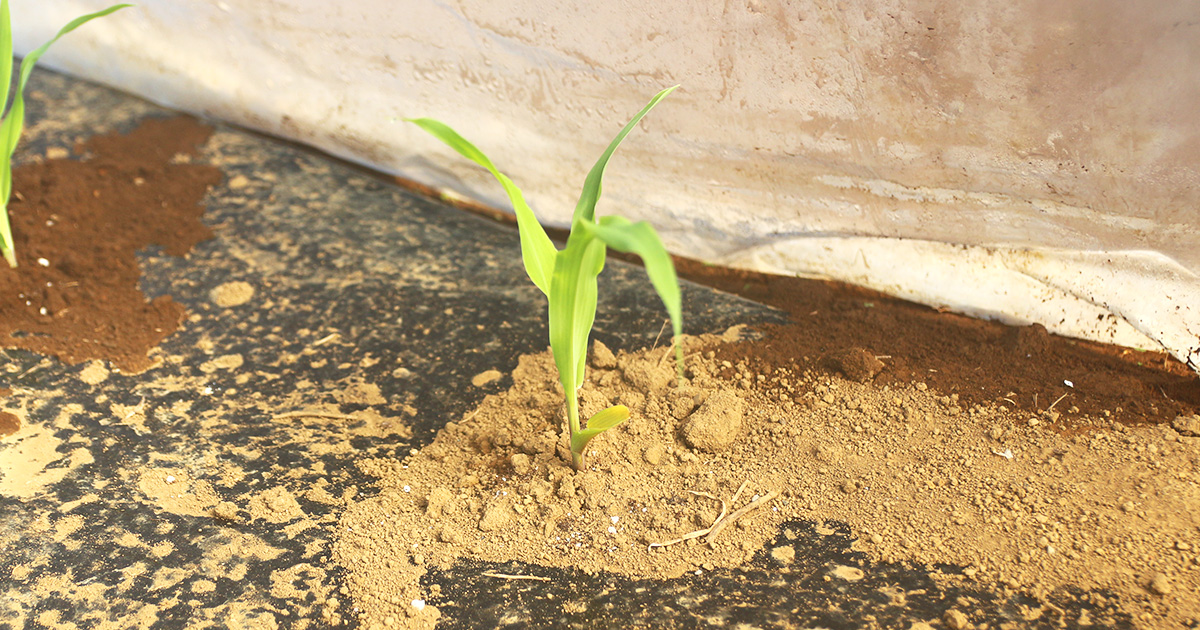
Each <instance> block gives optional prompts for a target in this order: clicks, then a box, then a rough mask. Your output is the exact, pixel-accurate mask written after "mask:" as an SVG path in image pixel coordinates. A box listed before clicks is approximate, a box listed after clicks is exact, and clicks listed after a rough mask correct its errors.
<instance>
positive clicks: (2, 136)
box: [0, 0, 133, 267]
mask: <svg viewBox="0 0 1200 630" xmlns="http://www.w3.org/2000/svg"><path fill="white" fill-rule="evenodd" d="M131 6H133V5H132V4H114V5H113V6H111V7H108V8H107V9H104V10H101V11H96V12H95V13H88V14H86V15H81V16H79V17H77V18H75V19H74V20H71V21H70V22H67V25H66V26H64V27H62V28H61V29H59V30H58V34H56V35H55V36H54V37H53V38H52V39H51V40H50V41H48V42H46V43H44V44H42V45H41V46H38V47H37V48H35V49H34V50H32V51H30V52H29V54H27V55H25V58H24V59H22V60H21V70H20V75H19V78H18V79H17V88H16V90H15V92H13V94H12V106H11V107H10V108H9V110H8V112H7V114H6V116H5V117H4V120H3V122H2V123H0V252H2V253H3V254H4V258H5V260H7V261H8V264H9V266H10V267H16V266H17V258H16V252H15V244H14V242H13V236H12V227H11V226H10V225H9V222H8V200H9V197H10V195H11V194H12V156H13V153H14V152H16V150H17V143H18V142H19V141H20V139H21V132H22V131H24V128H25V83H26V82H27V81H29V75H30V74H32V73H33V67H34V65H35V64H37V62H38V59H40V58H41V57H42V55H43V54H45V53H46V51H47V50H49V48H50V46H51V45H52V44H54V42H56V41H58V40H59V38H61V37H62V36H63V35H66V34H67V33H70V32H71V31H73V30H75V29H77V28H79V27H80V26H83V25H84V24H86V23H88V22H90V21H92V20H94V19H96V18H101V17H104V16H106V15H109V14H110V13H114V12H116V11H120V10H121V9H124V8H126V7H131ZM10 18H11V15H10V14H9V11H8V0H3V4H2V6H0V23H2V24H0V29H2V31H3V32H2V33H0V55H3V56H2V57H0V65H3V66H4V68H3V69H2V70H0V79H3V85H4V90H5V96H4V104H6V105H7V104H8V101H9V94H8V89H9V84H10V81H11V80H12V65H11V64H12V58H13V55H12V22H11V19H10Z"/></svg>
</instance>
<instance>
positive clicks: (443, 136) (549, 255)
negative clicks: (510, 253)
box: [404, 118, 558, 296]
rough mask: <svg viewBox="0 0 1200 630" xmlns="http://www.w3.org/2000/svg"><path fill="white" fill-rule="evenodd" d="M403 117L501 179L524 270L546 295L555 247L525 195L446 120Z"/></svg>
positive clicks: (548, 290)
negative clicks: (511, 210) (511, 212)
mask: <svg viewBox="0 0 1200 630" xmlns="http://www.w3.org/2000/svg"><path fill="white" fill-rule="evenodd" d="M404 120H406V121H407V122H411V123H413V124H415V125H417V126H418V127H420V128H421V129H423V130H424V131H425V132H426V133H428V134H430V135H432V136H433V137H435V138H437V139H438V140H441V141H442V143H444V144H445V145H446V146H448V147H450V148H451V149H454V150H455V151H456V152H458V154H459V155H461V156H463V157H465V158H467V159H468V160H471V161H472V162H474V163H476V164H478V165H480V166H482V167H484V168H486V169H487V170H488V172H490V173H491V174H492V176H493V177H495V178H496V181H498V182H500V185H501V186H502V187H504V192H505V194H507V195H508V200H509V201H510V202H512V205H513V211H514V212H515V213H516V215H517V232H518V235H519V237H520V239H521V260H522V261H523V262H524V263H525V273H527V274H529V279H530V280H532V281H533V284H534V285H536V286H537V288H538V289H541V291H542V293H543V294H545V295H547V296H549V295H550V277H551V276H552V275H553V273H554V264H555V263H554V261H555V259H556V258H557V255H558V250H557V249H556V248H555V247H554V243H553V242H552V241H551V240H550V236H549V235H547V234H546V229H545V228H543V227H542V224H541V223H539V222H538V220H537V216H536V215H534V214H533V210H532V209H531V208H530V207H529V204H528V203H527V202H526V201H525V195H524V193H522V192H521V189H520V188H518V187H517V185H516V184H514V183H513V181H512V180H511V179H509V177H508V176H507V175H505V174H504V173H501V172H500V169H498V168H496V165H495V164H493V163H492V160H491V159H489V158H488V156H486V155H484V153H483V151H480V150H479V149H478V148H477V147H476V146H475V145H473V144H471V143H470V142H468V141H467V140H466V139H465V138H463V137H462V136H461V135H459V133H458V132H457V131H455V130H454V129H452V128H451V127H450V126H449V125H447V124H446V123H443V122H441V121H440V120H435V119H433V118H405V119H404Z"/></svg>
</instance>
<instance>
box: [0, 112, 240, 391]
mask: <svg viewBox="0 0 1200 630" xmlns="http://www.w3.org/2000/svg"><path fill="white" fill-rule="evenodd" d="M211 133H212V129H211V128H209V127H206V126H204V125H201V124H199V123H198V122H196V120H194V119H192V118H183V117H180V118H170V119H164V120H155V119H151V120H147V121H146V122H144V123H143V124H142V125H141V126H140V127H139V128H137V129H136V130H134V131H133V132H131V133H130V134H128V135H125V136H122V135H117V134H111V135H105V136H97V137H95V138H92V139H90V140H88V141H87V142H86V143H84V144H82V145H79V146H77V147H76V148H75V153H76V154H77V155H81V156H82V155H86V156H87V159H86V160H84V161H79V160H73V159H66V158H65V157H64V158H59V159H47V160H44V161H41V162H37V163H33V164H28V165H25V166H21V167H19V168H17V169H16V170H15V171H14V172H13V178H14V180H13V191H14V194H13V199H12V201H11V203H10V204H9V207H8V208H9V215H10V218H11V220H12V228H13V235H14V239H15V241H16V251H17V256H18V260H19V262H20V267H19V268H17V269H10V268H9V267H8V266H7V265H0V345H3V346H4V347H10V348H25V349H27V350H33V351H34V352H39V353H42V354H47V355H52V356H55V357H58V358H59V359H60V360H61V361H63V362H65V363H68V364H74V363H80V362H83V361H87V360H89V359H107V360H110V361H112V363H113V365H114V367H116V368H117V369H119V370H121V371H125V372H139V371H142V370H145V369H147V368H149V367H150V366H151V365H152V361H151V359H149V358H148V357H147V356H146V355H147V352H148V351H149V350H150V349H151V348H153V347H154V346H156V345H157V344H158V343H159V342H160V341H162V340H163V339H164V338H165V337H167V336H168V335H170V334H171V333H172V332H174V331H175V329H176V328H177V327H178V326H179V323H180V322H181V321H182V320H183V316H184V311H183V307H182V306H180V305H179V304H178V303H176V302H175V301H173V300H172V299H171V298H170V297H169V296H162V297H157V298H155V299H153V300H149V301H147V299H146V297H145V296H144V295H143V294H142V293H141V291H140V290H139V289H138V278H139V276H140V274H141V272H140V269H139V266H138V262H137V259H136V258H135V256H134V254H135V253H136V252H138V251H139V250H142V249H145V248H147V247H150V246H151V245H157V246H161V247H162V248H163V250H164V251H165V252H166V253H167V254H169V255H172V256H183V255H185V254H187V252H188V251H189V250H190V249H191V248H192V246H193V245H195V244H196V243H198V242H200V241H202V240H205V239H207V238H210V237H211V236H212V233H211V232H210V231H209V230H208V228H207V227H205V226H204V225H203V224H202V223H201V222H200V216H201V214H202V213H203V212H204V207H203V206H202V205H200V200H201V199H202V198H203V197H204V195H205V193H206V192H207V190H208V187H209V186H213V185H215V184H217V183H218V182H220V181H221V172H220V170H218V169H217V168H215V167H212V166H206V165H198V164H189V163H188V159H189V156H191V155H194V153H195V151H196V148H197V147H198V146H199V145H201V144H203V143H204V142H205V141H206V140H207V139H208V137H209V135H210V134H211ZM66 154H67V152H66V151H64V150H63V149H62V148H61V147H59V148H55V149H53V150H51V151H50V152H49V155H54V156H58V155H66Z"/></svg>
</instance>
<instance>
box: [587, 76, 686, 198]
mask: <svg viewBox="0 0 1200 630" xmlns="http://www.w3.org/2000/svg"><path fill="white" fill-rule="evenodd" d="M677 87H679V86H678V85H675V86H672V87H669V88H667V89H665V90H663V91H661V92H659V93H658V94H655V95H654V98H652V99H650V102H649V103H646V106H645V107H643V108H642V111H640V112H638V113H637V115H636V116H634V117H633V119H632V120H630V121H629V122H628V123H626V125H625V127H624V128H623V129H621V133H618V134H617V137H615V138H613V141H612V142H610V143H609V144H608V148H607V149H605V150H604V153H603V154H601V155H600V159H599V160H597V161H596V164H595V166H593V167H592V170H591V171H589V172H588V174H587V179H585V180H584V181H583V192H581V193H580V194H579V203H577V204H575V214H574V215H573V217H572V221H577V220H579V219H586V220H588V221H591V220H592V219H593V218H594V217H595V215H596V202H597V201H599V200H600V188H601V186H600V180H602V179H604V168H605V167H606V166H608V160H609V159H610V158H612V154H613V152H615V151H616V150H617V147H618V146H620V145H621V141H622V140H624V139H625V136H627V135H629V132H630V131H633V128H634V127H635V126H637V124H638V123H639V122H641V120H642V118H643V117H644V116H645V115H646V114H648V113H650V110H652V109H654V106H655V105H658V102H659V101H661V100H663V99H664V98H666V97H667V95H668V94H670V93H671V92H674V91H675V88H677Z"/></svg>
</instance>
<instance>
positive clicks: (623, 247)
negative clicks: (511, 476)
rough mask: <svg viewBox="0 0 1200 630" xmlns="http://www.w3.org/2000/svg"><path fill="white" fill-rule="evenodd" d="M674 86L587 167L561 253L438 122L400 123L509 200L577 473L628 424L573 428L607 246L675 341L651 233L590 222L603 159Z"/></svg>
mask: <svg viewBox="0 0 1200 630" xmlns="http://www.w3.org/2000/svg"><path fill="white" fill-rule="evenodd" d="M675 87H678V86H675ZM675 87H671V88H667V89H665V90H663V91H662V92H659V93H658V94H657V95H655V97H654V98H653V99H651V100H650V102H649V103H648V104H647V105H646V106H645V107H643V108H642V111H640V112H638V114H637V115H636V116H634V117H633V120H631V121H629V124H627V125H625V128H624V129H622V130H621V132H620V133H618V134H617V137H616V138H614V139H613V141H612V143H611V144H609V145H608V149H607V150H605V151H604V153H603V155H601V156H600V159H599V160H598V161H597V162H596V165H595V166H593V167H592V170H591V171H590V172H589V173H588V175H587V179H586V180H585V181H584V184H583V192H582V193H581V195H580V197H579V202H578V204H576V206H575V214H574V216H573V217H572V219H571V232H570V234H569V235H568V236H567V245H566V247H565V248H564V249H562V250H558V249H556V248H555V247H554V243H553V242H551V241H550V237H549V236H547V235H546V231H545V229H543V228H542V226H541V225H540V224H539V223H538V221H537V217H535V216H534V214H533V210H531V209H530V208H529V204H527V203H526V202H525V197H524V195H522V194H521V190H520V189H519V188H517V186H516V185H515V184H513V182H512V180H511V179H509V178H508V176H506V175H504V174H503V173H501V172H500V171H499V170H498V169H497V168H496V167H495V165H493V164H492V161H491V160H489V159H488V158H487V156H485V155H484V154H483V153H482V152H481V151H480V150H479V149H477V148H475V146H474V145H472V144H471V143H470V142H467V141H466V140H464V139H463V138H462V136H459V135H458V133H457V132H455V131H454V130H453V129H451V128H450V127H448V126H447V125H445V124H444V123H441V122H439V121H436V120H433V119H430V118H410V119H407V120H408V121H409V122H412V123H415V124H417V125H418V126H420V127H421V128H422V129H424V130H425V131H427V132H429V133H430V134H432V135H433V136H434V137H436V138H437V139H438V140H441V141H442V142H444V143H446V144H447V145H448V146H449V147H450V148H452V149H454V150H455V151H457V152H458V153H460V154H461V155H462V156H463V157H466V158H467V159H469V160H471V161H473V162H475V163H476V164H479V165H480V166H482V167H484V168H486V169H487V170H488V171H490V172H491V173H492V175H493V176H495V178H496V179H497V180H499V182H500V185H501V186H503V187H504V191H505V192H506V193H508V198H509V200H511V201H512V204H513V208H514V209H515V210H516V214H517V228H518V230H519V231H520V238H521V257H522V259H523V260H524V262H525V271H526V272H527V273H528V274H529V278H530V279H531V280H533V283H534V284H535V285H537V287H538V288H539V289H541V290H542V293H544V294H546V297H547V299H548V300H549V302H550V310H549V316H550V350H551V352H552V354H553V355H554V364H555V366H556V367H557V368H558V376H559V380H560V381H561V382H562V386H563V391H564V392H565V394H566V407H567V426H568V428H569V429H570V446H571V464H572V465H573V466H574V467H575V468H576V469H577V470H582V469H583V468H584V448H585V447H586V446H587V443H588V442H589V441H590V440H591V439H592V438H594V437H596V436H597V435H599V434H600V433H603V432H604V431H606V430H608V429H611V428H613V427H615V426H617V425H618V424H621V423H622V422H624V421H625V420H626V419H628V418H629V409H628V408H626V407H625V406H624V405H615V406H613V407H609V408H608V409H605V410H603V411H601V412H599V413H597V414H596V415H594V416H592V417H591V418H589V419H588V421H587V423H586V424H584V425H582V426H581V425H580V423H579V388H580V386H581V385H583V381H584V373H585V370H586V363H587V343H588V335H589V334H590V333H591V330H592V324H593V323H594V322H595V319H596V299H597V284H596V277H597V276H599V275H600V271H601V270H602V269H603V268H604V259H605V255H606V253H607V248H608V247H611V248H613V249H615V250H617V251H619V252H624V253H632V254H637V255H638V256H640V257H641V258H642V262H643V263H644V264H645V266H646V273H647V275H649V276H650V282H651V284H652V285H653V286H654V289H655V290H656V291H657V292H658V295H659V297H660V298H662V301H663V304H664V305H665V306H666V308H667V313H668V314H669V315H670V317H671V325H672V329H673V330H674V333H675V335H679V334H681V333H682V331H683V315H682V311H683V307H682V300H681V297H680V291H679V281H678V279H677V278H676V276H675V265H674V264H673V263H672V262H671V256H670V255H669V254H667V250H666V248H664V247H663V244H662V241H661V240H659V238H658V233H657V232H655V231H654V228H653V227H651V226H650V224H649V223H646V222H645V221H639V222H637V223H634V222H632V221H630V220H628V219H625V218H623V217H617V216H605V217H601V218H599V219H597V218H596V217H595V213H596V202H597V201H598V200H599V199H600V180H601V179H602V178H603V177H604V167H605V166H607V164H608V160H609V158H611V157H612V154H613V152H614V151H616V150H617V147H618V146H619V145H620V144H621V141H622V140H624V139H625V136H627V135H629V132H630V131H632V130H633V128H634V126H635V125H637V124H638V122H639V121H641V119H642V117H643V116H645V115H646V114H647V113H648V112H649V111H650V110H651V109H652V108H654V106H655V105H657V104H658V102H659V101H661V100H662V99H663V98H665V97H666V96H667V94H670V93H671V91H672V90H674V89H675ZM675 358H676V363H677V365H678V368H679V371H680V374H681V375H682V370H683V354H682V350H681V349H680V348H679V347H678V345H677V346H676V348H675Z"/></svg>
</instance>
